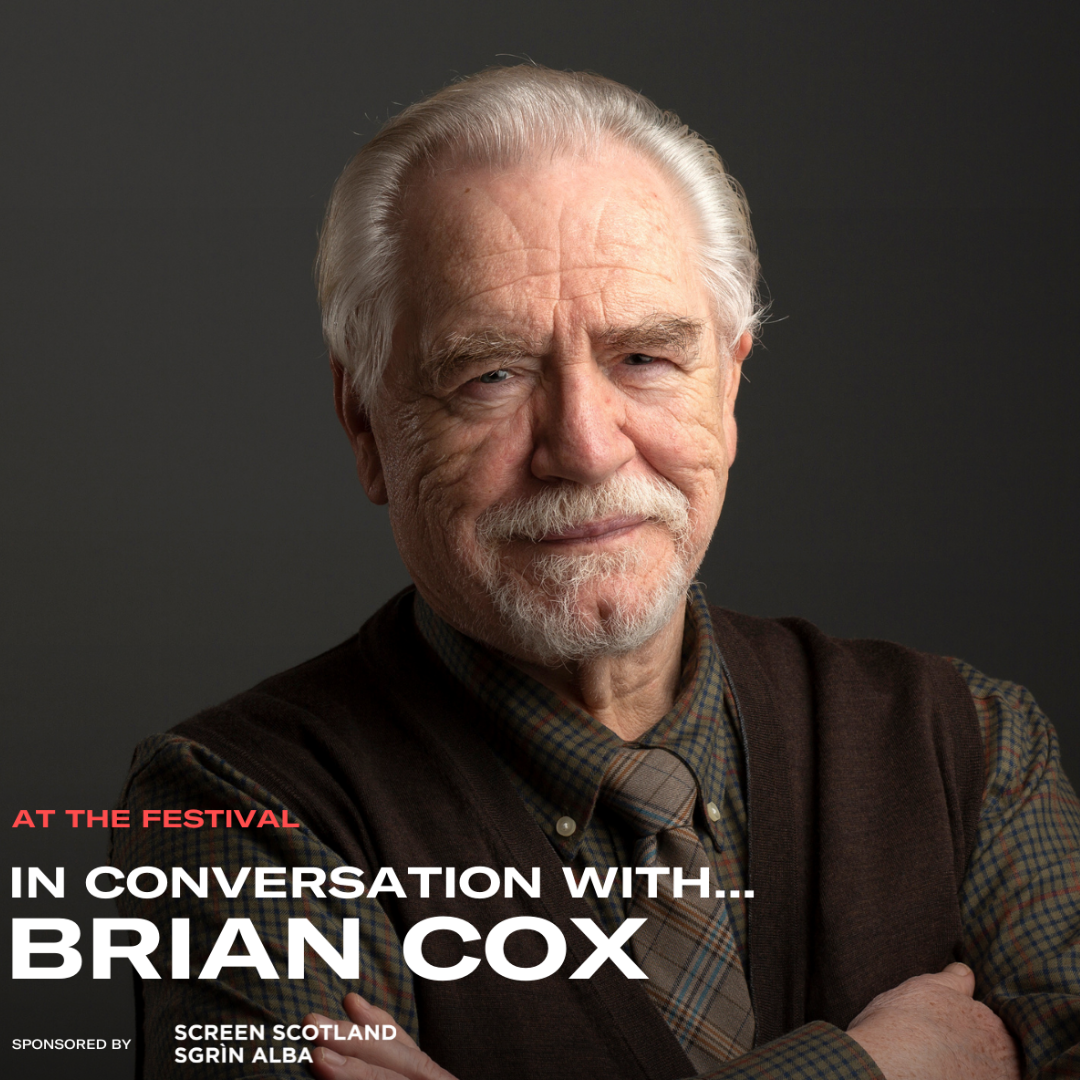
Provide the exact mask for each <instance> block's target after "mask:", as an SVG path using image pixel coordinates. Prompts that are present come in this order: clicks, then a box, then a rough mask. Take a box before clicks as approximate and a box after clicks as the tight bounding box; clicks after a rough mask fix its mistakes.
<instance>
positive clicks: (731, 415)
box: [723, 331, 754, 465]
mask: <svg viewBox="0 0 1080 1080" xmlns="http://www.w3.org/2000/svg"><path fill="white" fill-rule="evenodd" d="M753 347H754V335H753V334H751V333H750V332H749V331H747V332H746V333H744V334H743V335H742V336H741V337H740V338H739V340H738V341H737V342H735V347H734V348H733V349H732V350H731V356H730V357H729V359H728V365H727V373H726V375H727V377H726V379H725V382H724V409H723V414H724V434H725V439H726V440H727V444H728V464H729V465H730V464H731V462H733V461H734V460H735V451H736V449H737V448H738V443H739V429H738V426H737V425H736V423H735V398H736V397H737V396H738V393H739V386H740V385H741V383H742V366H743V361H744V360H745V359H746V358H747V357H748V356H749V355H750V350H751V349H753Z"/></svg>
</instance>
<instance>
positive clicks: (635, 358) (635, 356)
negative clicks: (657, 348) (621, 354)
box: [626, 352, 656, 366]
mask: <svg viewBox="0 0 1080 1080" xmlns="http://www.w3.org/2000/svg"><path fill="white" fill-rule="evenodd" d="M655 359H656V357H655V356H646V355H645V354H644V353H639V352H638V353H631V354H630V355H629V356H628V357H627V358H626V363H628V364H633V365H634V366H641V365H644V364H651V363H652V362H653V361H654V360H655Z"/></svg>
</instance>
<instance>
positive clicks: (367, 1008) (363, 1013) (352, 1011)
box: [343, 991, 416, 1050]
mask: <svg viewBox="0 0 1080 1080" xmlns="http://www.w3.org/2000/svg"><path fill="white" fill-rule="evenodd" d="M343 1004H344V1006H345V1014H346V1015H347V1016H348V1017H349V1019H350V1020H352V1022H353V1023H354V1024H360V1025H364V1024H379V1025H382V1024H393V1026H394V1027H396V1028H397V1035H396V1036H395V1041H396V1042H397V1043H398V1044H399V1045H401V1046H406V1047H408V1048H409V1049H410V1050H415V1049H416V1043H414V1042H413V1041H412V1039H411V1038H410V1037H409V1033H408V1032H407V1031H406V1030H405V1029H404V1028H403V1027H399V1026H398V1024H397V1023H396V1022H395V1020H394V1018H393V1017H392V1016H391V1015H390V1014H389V1013H388V1012H387V1011H386V1010H385V1009H380V1008H379V1007H378V1005H372V1004H371V1002H370V1001H368V1000H367V999H366V998H362V997H361V996H360V995H359V994H357V993H356V992H355V991H354V992H353V993H351V994H346V995H345V1001H344V1002H343Z"/></svg>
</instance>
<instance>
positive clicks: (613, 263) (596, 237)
mask: <svg viewBox="0 0 1080 1080" xmlns="http://www.w3.org/2000/svg"><path fill="white" fill-rule="evenodd" d="M402 225H403V227H402V234H401V242H402V258H403V261H404V267H403V269H404V275H405V276H404V280H405V281H406V282H407V291H408V294H409V300H410V307H412V314H413V316H414V317H417V316H419V317H422V318H424V319H425V320H427V319H433V318H435V319H437V318H438V317H439V316H440V314H443V313H445V312H446V311H447V310H453V309H461V308H462V307H463V306H464V307H472V308H475V309H477V311H482V310H483V309H484V308H485V306H491V307H493V308H494V309H496V310H498V309H500V308H501V307H504V306H505V305H506V304H508V303H509V304H511V305H513V304H514V303H516V302H518V301H519V300H521V299H522V298H523V297H525V296H528V297H530V299H532V300H542V299H543V298H544V297H547V298H549V299H550V300H552V301H553V302H554V301H557V300H568V299H573V297H574V296H575V294H576V293H577V292H581V293H583V294H584V293H587V292H589V291H590V290H595V289H597V288H600V287H602V286H605V285H606V286H608V287H609V291H611V290H614V291H616V292H617V293H618V294H620V295H626V296H627V297H628V298H629V299H630V300H631V301H635V297H634V294H635V293H638V292H640V293H642V294H643V295H642V297H641V302H643V303H645V304H646V306H647V305H648V296H649V295H650V294H651V293H653V292H656V291H657V290H658V289H659V290H660V291H661V292H668V293H671V292H676V293H679V292H682V293H686V294H687V299H686V302H687V303H689V304H691V305H693V306H696V304H697V300H698V297H697V296H696V295H694V294H698V293H701V292H702V291H703V284H702V282H701V278H700V274H699V273H698V271H697V263H696V259H695V256H696V247H695V239H696V232H697V230H696V229H695V227H694V223H693V220H692V216H691V214H690V211H689V209H688V207H687V204H686V202H685V200H684V199H683V198H682V197H681V196H680V195H679V194H678V193H677V192H676V191H675V189H674V187H673V185H672V184H671V182H670V181H669V180H668V179H667V177H666V176H665V175H664V174H663V172H662V171H661V170H660V169H659V168H658V167H657V166H655V165H654V164H653V163H652V162H650V161H649V160H648V159H646V158H644V157H643V156H642V155H640V154H638V153H636V152H635V151H632V150H630V149H629V148H626V147H621V146H618V145H608V146H607V147H603V148H599V149H597V151H596V152H595V153H593V154H590V155H588V156H582V155H580V154H573V155H570V154H566V155H558V156H554V157H551V156H547V157H538V158H533V159H529V160H526V161H522V162H517V163H514V164H513V165H510V166H501V167H500V166H491V165H475V164H469V163H463V164H457V163H448V164H446V165H444V166H443V167H441V168H439V169H437V170H429V171H427V172H425V173H420V174H418V175H417V176H415V177H414V178H413V180H412V182H411V183H410V184H409V186H408V189H407V191H406V194H405V197H404V199H403V204H402ZM661 306H662V307H663V308H664V310H668V309H669V308H670V307H671V297H670V296H667V297H666V298H665V303H664V304H663V305H661Z"/></svg>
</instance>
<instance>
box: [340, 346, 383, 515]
mask: <svg viewBox="0 0 1080 1080" xmlns="http://www.w3.org/2000/svg"><path fill="white" fill-rule="evenodd" d="M330 373H331V374H332V375H333V377H334V408H335V409H336V410H337V415H338V419H339V420H340V421H341V426H342V427H343V428H344V429H345V434H346V435H348V437H349V443H350V444H351V445H352V448H353V455H354V457H355V458H356V475H357V476H358V477H360V483H361V484H363V485H364V491H366V492H367V497H368V498H369V499H370V500H371V501H372V502H373V503H375V504H376V505H378V506H382V505H383V504H385V503H386V502H387V501H388V497H387V494H386V481H385V479H384V478H383V467H382V458H381V457H380V456H379V448H378V446H377V445H376V444H375V435H374V432H372V430H371V420H370V419H369V418H368V414H367V410H366V409H365V408H364V407H363V406H362V405H361V404H360V401H359V399H358V398H357V396H356V391H355V390H354V389H353V386H352V380H351V379H350V378H349V376H348V374H347V373H346V371H345V369H344V368H343V367H342V366H341V364H339V363H338V362H337V361H336V360H335V359H334V358H333V357H331V358H330Z"/></svg>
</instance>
